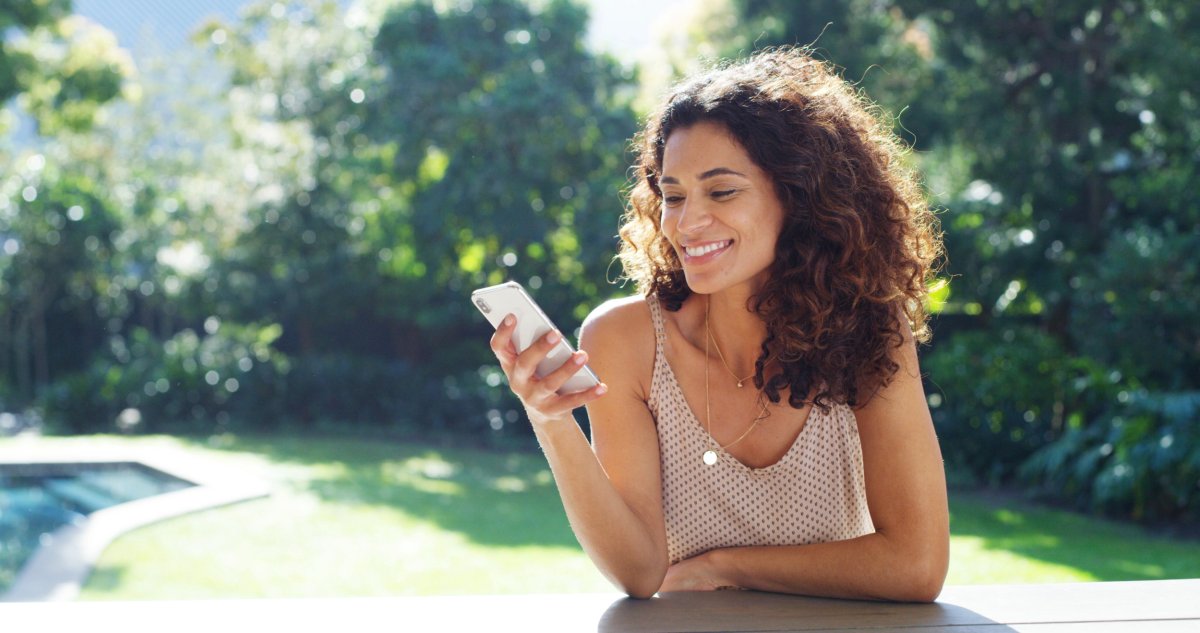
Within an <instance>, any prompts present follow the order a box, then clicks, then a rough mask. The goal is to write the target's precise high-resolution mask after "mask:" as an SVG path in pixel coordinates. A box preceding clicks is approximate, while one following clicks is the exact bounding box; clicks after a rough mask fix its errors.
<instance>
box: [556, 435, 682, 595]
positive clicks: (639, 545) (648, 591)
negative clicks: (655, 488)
mask: <svg viewBox="0 0 1200 633" xmlns="http://www.w3.org/2000/svg"><path fill="white" fill-rule="evenodd" d="M534 432H535V435H536V436H537V439H538V442H539V443H540V444H541V446H542V450H543V452H544V453H545V455H546V459H547V461H548V462H549V464H550V471H551V472H552V473H553V475H554V482H555V484H556V485H557V486H558V493H559V496H560V497H561V498H562V502H563V508H564V509H565V510H566V514H567V520H568V521H570V523H571V528H572V529H573V530H574V532H575V537H576V538H577V539H578V540H579V544H580V545H581V546H583V549H584V551H585V552H587V554H588V556H589V557H590V558H591V559H592V561H593V562H594V563H595V565H596V566H597V567H598V568H599V569H600V571H601V573H603V574H604V575H605V576H606V577H607V578H608V579H609V580H610V581H612V582H613V583H614V584H616V585H617V586H619V587H620V588H621V589H622V590H624V591H625V592H626V593H628V594H629V595H630V596H633V597H638V598H648V597H650V596H652V595H654V593H655V592H657V591H658V588H659V586H660V585H661V584H662V579H663V577H664V575H665V574H666V571H667V556H666V547H665V543H664V542H663V538H664V537H663V536H662V535H656V534H655V533H654V528H653V527H652V526H651V525H650V522H649V521H647V519H646V518H644V517H640V516H638V514H637V513H636V512H634V511H633V510H632V509H631V508H630V506H629V504H628V503H626V502H625V500H624V499H623V498H622V497H621V495H620V494H619V493H618V492H617V489H616V488H615V487H614V486H613V484H612V482H611V481H610V480H609V478H608V476H607V475H606V474H605V472H604V469H603V467H602V466H601V465H600V462H599V460H597V459H596V455H595V453H593V452H592V448H591V445H589V444H588V441H587V438H586V437H585V436H584V434H583V431H582V430H581V429H580V428H579V425H578V424H577V423H576V422H575V420H574V418H573V417H572V418H570V419H569V420H567V419H563V420H554V421H549V422H546V423H541V424H535V425H534Z"/></svg>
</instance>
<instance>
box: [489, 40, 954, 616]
mask: <svg viewBox="0 0 1200 633" xmlns="http://www.w3.org/2000/svg"><path fill="white" fill-rule="evenodd" d="M636 141H637V143H638V144H639V146H640V147H639V149H640V158H639V160H638V164H637V172H636V175H635V178H636V182H635V184H634V186H633V189H632V191H631V194H630V203H629V208H628V210H627V213H626V216H625V219H624V223H623V226H622V228H621V238H622V244H621V253H620V256H621V260H622V263H623V264H624V266H625V271H626V274H627V276H628V277H630V278H632V279H633V280H635V281H636V282H637V285H638V289H639V291H640V293H639V295H638V296H636V297H633V298H629V299H624V300H616V301H611V302H608V303H606V304H604V305H603V306H601V307H600V308H598V309H597V310H595V311H594V312H593V313H592V314H591V316H589V318H588V319H587V321H586V322H585V323H584V327H583V330H582V336H581V340H580V348H581V351H579V352H578V353H577V354H576V356H575V357H574V359H573V363H572V362H568V363H567V365H566V366H564V367H563V368H562V369H560V370H559V371H557V372H555V373H552V374H550V375H547V376H545V377H543V378H541V379H538V378H537V377H535V376H534V373H533V370H534V367H535V366H536V365H537V363H538V361H539V360H540V359H541V358H543V357H544V355H545V354H546V351H547V350H548V349H549V347H550V346H551V345H553V344H554V343H555V342H556V341H557V339H558V337H559V336H561V335H559V334H557V333H551V334H550V335H549V336H548V337H547V338H546V339H545V340H543V341H540V342H539V343H536V344H534V345H533V346H532V347H530V348H529V349H528V350H526V351H525V352H524V353H521V354H519V355H518V354H516V353H515V351H514V348H513V346H512V343H511V333H512V323H511V322H510V323H509V324H508V325H502V326H501V327H500V328H499V329H498V330H497V331H496V334H495V336H494V337H493V339H492V349H493V350H494V351H495V353H496V355H497V357H498V358H499V360H500V364H501V367H502V368H503V369H504V371H505V373H506V374H507V376H508V379H509V383H510V387H511V388H512V390H513V392H514V393H516V394H517V396H518V397H520V398H521V400H522V402H523V403H524V405H525V408H526V411H527V413H528V416H529V419H530V421H531V422H532V424H533V429H534V431H535V434H536V436H537V438H538V440H539V442H540V443H541V446H542V448H543V449H544V451H545V454H546V457H547V459H548V460H549V463H550V467H551V470H552V472H553V474H554V477H555V481H556V483H557V485H558V489H559V492H560V494H561V496H562V500H563V505H564V507H565V509H566V512H567V516H568V518H569V520H570V522H571V526H572V528H573V529H574V531H575V534H576V536H577V537H578V539H579V542H580V543H581V544H582V546H583V548H584V550H585V551H587V553H588V555H589V556H590V557H591V558H592V560H593V561H594V562H595V564H596V565H597V566H598V567H599V569H600V570H601V571H602V572H603V573H604V574H605V575H606V576H607V577H608V578H609V579H610V580H611V581H613V582H614V583H615V584H616V585H617V586H619V587H621V588H622V589H623V590H624V591H626V592H627V593H628V594H629V595H631V596H635V597H649V596H651V595H653V594H654V593H655V592H657V591H676V590H711V589H722V588H744V589H757V590H764V591H775V592H785V593H797V594H807V595H819V596H834V597H848V598H869V599H884V600H901V601H932V600H934V599H935V598H936V597H937V595H938V593H939V592H940V591H941V587H942V584H943V582H944V580H945V575H946V568H947V561H948V556H949V554H948V542H949V528H948V512H947V506H946V486H945V478H944V474H943V471H942V463H941V455H940V451H939V448H938V443H937V439H936V437H935V435H934V431H933V425H932V422H931V420H930V415H929V410H928V407H927V405H926V401H925V395H924V391H923V388H922V385H921V380H920V377H919V370H918V366H917V354H916V347H915V341H916V340H918V339H926V338H928V328H927V326H926V315H925V313H924V311H923V308H922V304H923V300H924V299H925V294H926V285H925V284H926V282H927V281H928V279H929V278H930V276H931V274H932V271H931V266H932V264H933V262H934V261H935V260H936V258H937V257H938V256H939V255H940V248H941V245H940V242H939V237H938V234H937V232H936V221H935V219H934V217H933V215H932V213H931V212H930V210H929V209H928V207H927V206H926V204H925V203H924V201H923V199H922V196H921V192H920V189H919V187H918V185H917V183H916V179H915V177H914V175H913V174H912V173H911V172H910V171H908V170H907V169H905V168H904V167H903V165H902V161H901V160H900V158H901V154H902V148H901V147H900V145H899V144H898V142H897V141H896V139H895V137H894V136H893V135H892V134H891V132H890V130H889V129H888V128H887V127H886V126H885V125H883V123H882V122H881V121H880V120H879V119H878V118H876V117H875V116H874V115H873V108H872V107H870V106H869V105H868V104H867V103H866V102H865V101H864V99H863V98H862V97H861V96H859V95H858V94H856V93H855V92H854V91H853V90H852V89H851V88H850V87H849V86H848V85H847V84H846V83H845V82H844V81H843V80H842V79H841V78H840V77H838V76H837V75H836V74H835V73H834V72H833V71H832V70H831V69H830V68H829V66H828V65H827V64H825V63H822V62H819V61H816V60H814V59H812V58H811V57H809V56H807V55H806V54H805V53H804V52H803V51H800V50H796V49H782V50H776V51H771V52H766V53H760V54H758V55H756V56H754V57H753V58H751V59H749V60H748V61H745V62H743V63H740V64H737V65H732V66H729V67H726V68H722V69H716V70H713V71H710V72H707V73H705V74H702V75H700V76H699V77H696V78H693V79H692V80H690V81H688V82H686V83H684V84H682V86H681V87H679V88H678V89H677V90H675V92H674V93H673V94H672V95H671V96H670V97H669V98H668V99H667V100H666V102H665V103H664V104H663V105H662V107H661V108H660V109H659V110H658V111H657V112H656V113H655V114H653V115H652V116H651V118H650V119H649V122H648V124H647V128H646V129H645V130H644V131H643V132H642V134H640V135H639V137H638V139H636ZM510 319H511V317H510ZM585 362H586V363H588V364H589V365H590V366H591V368H592V369H593V370H594V371H595V372H596V374H597V375H598V376H600V377H601V378H602V379H604V380H605V381H606V383H605V384H602V385H601V386H599V387H597V388H595V389H592V390H588V391H585V392H581V393H576V394H570V395H563V396H560V395H556V394H555V390H556V389H557V388H558V386H559V385H561V384H562V382H563V381H564V380H565V379H566V378H567V377H568V376H569V375H570V374H572V373H574V372H575V371H576V370H577V368H578V366H579V365H581V364H583V363H585ZM583 405H587V407H588V418H589V420H590V423H591V429H592V445H591V446H589V444H588V441H587V439H586V438H585V436H584V434H583V433H582V431H581V430H580V428H579V426H578V424H576V422H575V419H574V416H573V413H572V411H573V410H574V409H575V408H578V407H580V406H583Z"/></svg>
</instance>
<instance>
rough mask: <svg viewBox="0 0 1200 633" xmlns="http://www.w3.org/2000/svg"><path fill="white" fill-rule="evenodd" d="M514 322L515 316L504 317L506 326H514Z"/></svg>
mask: <svg viewBox="0 0 1200 633" xmlns="http://www.w3.org/2000/svg"><path fill="white" fill-rule="evenodd" d="M513 321H516V318H515V317H513V315H511V314H510V315H508V316H506V317H504V325H512V324H513Z"/></svg>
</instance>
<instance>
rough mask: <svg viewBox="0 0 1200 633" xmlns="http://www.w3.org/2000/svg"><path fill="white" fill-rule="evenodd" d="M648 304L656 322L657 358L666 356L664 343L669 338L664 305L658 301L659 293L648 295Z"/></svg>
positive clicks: (655, 344)
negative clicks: (664, 316) (664, 354)
mask: <svg viewBox="0 0 1200 633" xmlns="http://www.w3.org/2000/svg"><path fill="white" fill-rule="evenodd" d="M646 305H648V306H650V320H651V321H653V322H654V355H655V357H656V358H665V357H664V356H663V349H664V348H663V345H664V343H665V341H666V340H667V329H666V326H665V325H664V324H663V315H662V305H661V304H660V303H659V301H658V295H650V296H649V297H646Z"/></svg>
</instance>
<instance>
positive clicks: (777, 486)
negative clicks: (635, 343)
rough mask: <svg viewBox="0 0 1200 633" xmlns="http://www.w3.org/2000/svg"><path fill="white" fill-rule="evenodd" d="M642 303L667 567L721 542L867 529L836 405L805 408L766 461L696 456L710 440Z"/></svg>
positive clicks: (849, 422) (847, 417)
mask: <svg viewBox="0 0 1200 633" xmlns="http://www.w3.org/2000/svg"><path fill="white" fill-rule="evenodd" d="M647 303H648V304H649V306H650V314H651V317H652V318H653V320H654V334H655V339H656V343H655V353H654V377H653V379H652V383H651V386H650V398H649V401H648V402H647V404H648V405H649V407H650V411H651V413H652V414H653V415H654V418H655V422H656V424H657V426H658V443H659V450H660V453H661V456H662V488H663V490H662V492H663V513H664V516H665V519H666V528H667V554H668V556H669V557H670V561H671V563H672V564H674V563H676V562H678V561H681V560H683V559H685V558H691V557H692V556H695V555H697V554H701V553H703V552H706V551H708V550H712V549H718V548H722V547H738V546H757V545H806V544H810V543H823V542H827V541H840V540H845V539H851V538H855V537H858V536H862V535H863V534H869V533H871V532H874V531H875V529H874V526H873V525H872V524H871V517H870V514H869V513H868V511H867V495H866V487H865V483H864V478H863V463H862V447H861V445H860V444H859V440H858V424H857V422H856V421H855V419H854V413H853V412H852V411H851V410H850V408H849V407H848V406H846V405H844V404H842V405H836V406H834V407H832V408H831V409H830V410H829V411H826V412H823V411H822V410H821V409H820V408H817V407H814V408H813V409H812V412H811V413H810V414H809V417H808V421H807V422H806V423H805V425H804V428H803V429H802V430H801V431H800V435H799V436H798V437H797V438H796V442H795V443H794V444H793V445H792V447H791V449H789V450H788V452H787V454H785V455H784V456H783V458H781V459H780V460H779V461H778V462H776V463H774V464H771V465H770V466H767V467H765V468H750V467H749V466H746V465H745V464H743V463H742V462H740V461H738V460H737V459H735V458H734V457H733V456H731V455H729V454H728V453H726V452H724V451H718V454H719V455H720V459H719V460H718V461H717V463H716V464H715V465H712V466H709V465H707V464H705V463H704V462H703V461H702V459H701V456H702V455H703V453H704V451H706V450H709V449H716V444H715V443H714V442H712V441H711V440H710V439H709V436H708V432H707V431H706V430H705V429H704V427H703V426H701V424H700V421H699V420H698V419H697V418H696V416H695V415H694V414H693V413H692V411H691V409H690V408H689V407H688V404H687V401H686V400H685V399H684V397H683V390H682V389H681V388H680V386H679V382H678V381H677V380H676V378H675V373H674V371H673V370H672V369H671V366H670V365H669V364H668V363H667V359H666V355H665V354H664V342H665V341H666V330H665V328H664V325H663V316H662V309H661V307H660V306H659V303H658V299H657V297H649V298H648V299H647Z"/></svg>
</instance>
